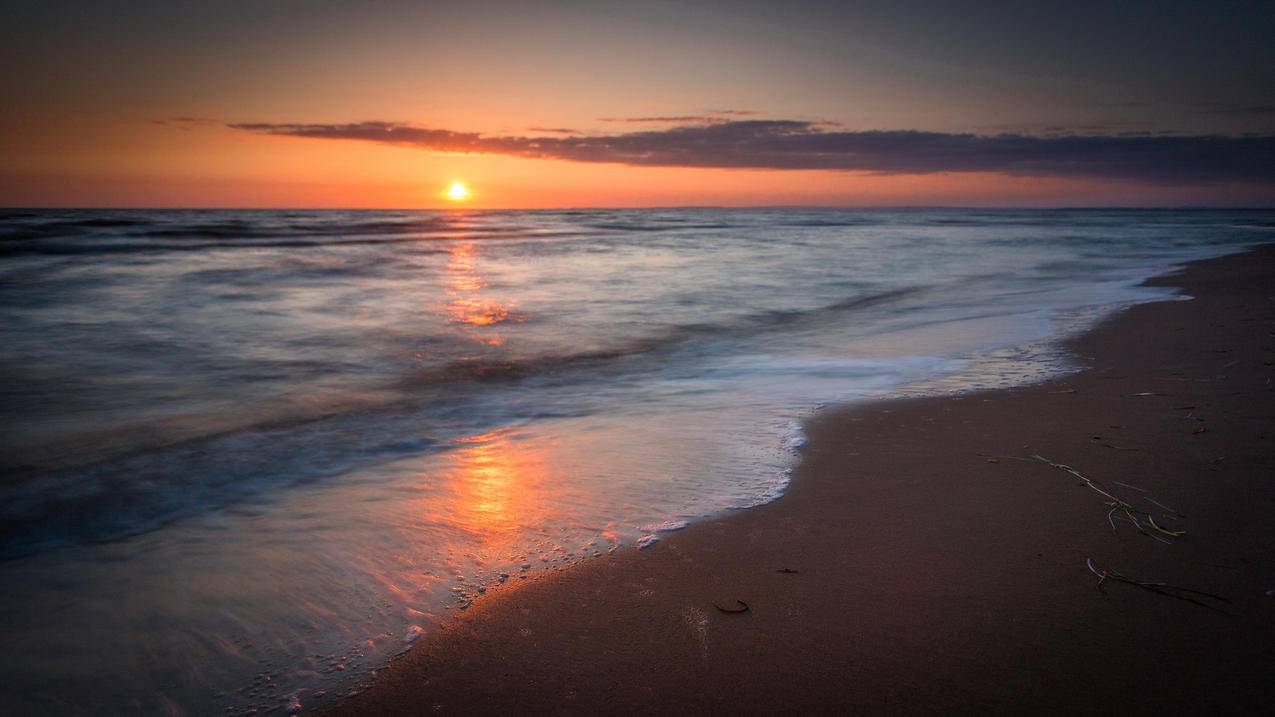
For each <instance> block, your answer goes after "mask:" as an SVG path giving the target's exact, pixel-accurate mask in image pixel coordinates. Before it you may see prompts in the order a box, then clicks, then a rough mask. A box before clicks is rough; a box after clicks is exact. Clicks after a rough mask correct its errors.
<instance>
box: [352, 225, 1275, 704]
mask: <svg viewBox="0 0 1275 717" xmlns="http://www.w3.org/2000/svg"><path fill="white" fill-rule="evenodd" d="M1156 283H1160V284H1167V285H1172V286H1179V287H1182V288H1183V289H1184V290H1185V291H1186V292H1187V293H1188V294H1190V295H1192V296H1195V297H1196V299H1195V300H1193V301H1189V302H1165V303H1159V304H1148V305H1142V306H1138V307H1135V308H1133V309H1131V310H1129V311H1127V312H1124V313H1123V314H1121V315H1119V316H1117V317H1115V318H1114V319H1112V320H1110V321H1108V322H1106V323H1105V324H1103V325H1102V326H1100V327H1099V328H1098V329H1097V330H1095V331H1093V332H1091V333H1089V334H1087V335H1085V336H1083V337H1080V338H1078V339H1076V340H1074V341H1072V342H1071V343H1070V344H1069V348H1070V350H1071V351H1073V352H1074V353H1075V354H1076V355H1077V356H1078V357H1079V359H1080V361H1081V362H1082V363H1083V364H1084V365H1085V366H1087V367H1088V369H1087V370H1085V371H1084V372H1082V373H1079V374H1076V375H1071V376H1067V377H1064V378H1062V379H1059V380H1057V381H1053V382H1050V383H1047V384H1042V385H1037V386H1032V387H1028V388H1022V389H1015V390H1010V391H1001V392H993V393H985V394H977V395H970V396H965V397H958V398H941V399H921V400H904V401H895V402H889V403H877V404H871V405H867V406H862V407H857V408H851V409H847V410H839V411H830V412H827V413H826V414H825V415H821V416H820V417H819V418H818V419H817V420H815V421H813V422H812V424H811V425H810V427H809V432H810V442H809V444H808V447H807V449H806V450H805V453H804V458H803V462H802V465H801V467H800V469H799V471H798V472H797V474H796V476H795V477H794V480H793V482H792V487H791V489H790V491H789V493H788V494H787V495H786V496H785V497H784V498H783V499H781V500H779V501H777V502H775V503H773V504H771V505H769V506H765V507H763V508H759V509H756V510H750V511H745V512H741V513H738V514H733V515H730V516H727V517H725V518H722V519H718V520H713V521H709V522H705V523H701V524H697V525H695V526H692V527H691V528H689V529H687V530H684V531H682V532H680V533H676V534H672V535H669V536H668V537H666V538H665V539H664V540H663V541H661V542H660V543H659V544H657V545H656V546H655V547H653V548H650V549H648V550H643V551H622V552H621V553H619V554H616V555H614V556H611V557H605V558H598V559H595V560H592V561H589V562H586V563H585V564H582V565H579V566H576V567H575V568H572V569H568V570H564V571H561V572H558V573H554V574H550V575H547V576H544V577H542V578H539V579H536V580H531V581H528V582H527V583H526V584H524V585H521V586H518V587H516V588H515V587H507V588H502V589H500V590H494V591H492V592H490V593H489V594H488V596H487V597H485V598H484V599H483V600H480V601H479V602H477V603H476V604H475V605H474V606H473V607H472V608H471V609H470V610H468V611H467V612H466V613H464V614H463V615H461V616H459V617H458V618H457V619H455V620H453V621H452V622H451V623H449V624H448V625H446V626H445V627H444V628H442V629H440V630H438V631H437V632H435V633H433V634H431V635H428V636H427V637H426V638H424V639H422V640H421V641H420V642H419V643H418V644H417V645H416V647H415V648H414V649H413V650H412V651H411V652H410V653H409V654H407V655H406V656H404V657H403V658H401V659H399V660H397V661H396V662H395V663H394V664H393V665H391V667H389V668H388V669H386V670H382V671H381V673H380V674H379V675H378V676H377V678H376V680H375V684H374V685H373V686H372V688H371V689H369V690H367V691H365V692H363V693H362V694H359V695H357V696H355V697H353V698H348V699H346V700H345V701H343V702H342V703H341V704H339V705H337V706H336V709H335V710H334V711H335V712H336V713H338V714H350V715H377V714H391V715H401V714H435V713H439V712H441V713H450V714H485V713H496V712H503V713H508V714H518V713H531V714H581V715H591V714H603V713H620V714H634V713H636V714H646V713H649V714H657V713H658V714H682V713H688V712H689V713H709V712H716V713H750V714H772V713H825V714H826V713H843V712H869V713H885V712H890V713H894V712H939V711H943V712H947V711H962V712H964V711H975V710H979V711H982V710H995V711H998V712H1010V711H1013V712H1020V711H1062V712H1074V711H1086V712H1089V711H1095V712H1097V711H1101V712H1112V713H1117V712H1119V713H1122V714H1128V713H1139V714H1142V713H1147V714H1150V713H1158V714H1164V713H1169V714H1195V713H1201V712H1204V711H1208V712H1224V713H1265V712H1268V711H1269V710H1270V709H1271V706H1272V704H1275V677H1273V676H1275V593H1272V592H1271V591H1275V385H1272V381H1271V377H1272V376H1275V367H1273V366H1272V364H1275V249H1273V248H1270V247H1267V248H1262V249H1259V250H1257V251H1254V252H1251V253H1248V254H1243V255H1235V256H1231V257H1225V258H1222V259H1217V260H1211V261H1206V262H1200V263H1197V264H1193V265H1191V267H1190V268H1189V269H1188V270H1187V271H1186V272H1185V273H1183V274H1179V275H1176V276H1172V277H1165V278H1161V279H1158V280H1156ZM1033 455H1038V456H1043V457H1045V458H1048V459H1050V460H1051V461H1054V462H1058V463H1064V464H1067V465H1069V466H1072V467H1074V468H1075V470H1077V471H1078V472H1079V473H1081V474H1083V475H1084V476H1086V477H1088V478H1090V479H1091V480H1092V481H1094V482H1095V484H1096V486H1097V487H1100V488H1103V489H1105V490H1108V491H1109V492H1111V493H1113V494H1114V495H1116V496H1117V497H1119V498H1122V499H1124V500H1126V501H1128V502H1130V503H1132V504H1133V505H1134V506H1135V507H1137V508H1146V509H1148V510H1150V511H1152V517H1153V519H1154V520H1155V521H1156V525H1158V526H1160V527H1162V528H1164V529H1165V530H1166V531H1185V535H1183V536H1181V537H1171V536H1168V535H1165V534H1161V533H1157V532H1156V530H1155V528H1154V527H1150V526H1147V527H1144V528H1143V530H1144V531H1146V532H1147V533H1151V534H1155V535H1158V536H1159V537H1160V538H1162V539H1163V540H1165V541H1167V542H1166V543H1162V542H1159V541H1158V540H1155V539H1153V538H1151V537H1149V536H1148V535H1144V534H1142V533H1141V532H1139V530H1138V529H1137V528H1135V527H1134V525H1133V524H1132V523H1131V522H1130V521H1129V520H1128V519H1127V518H1126V519H1125V520H1123V521H1119V520H1116V522H1115V527H1116V529H1115V530H1114V531H1113V530H1112V526H1111V524H1109V517H1108V511H1109V508H1108V507H1107V505H1105V503H1106V502H1107V501H1108V499H1107V498H1105V497H1104V496H1102V495H1100V494H1099V493H1097V492H1096V491H1095V490H1092V489H1091V488H1090V487H1089V486H1087V485H1086V484H1085V483H1083V482H1082V481H1081V480H1080V479H1079V478H1077V477H1075V476H1073V475H1071V474H1069V473H1066V472H1064V471H1063V470H1060V469H1058V468H1056V467H1052V466H1050V465H1048V464H1046V463H1044V462H1041V461H1038V460H1035V459H1032V458H1031V457H1032V456H1033ZM1021 459H1025V460H1021ZM1148 498H1150V499H1152V500H1154V501H1157V502H1158V503H1161V504H1163V505H1164V506H1170V507H1171V508H1172V509H1174V510H1176V511H1180V512H1181V513H1182V514H1183V516H1184V517H1180V518H1171V517H1168V516H1167V515H1166V512H1167V511H1165V510H1164V509H1162V508H1160V507H1157V506H1156V505H1155V504H1154V503H1151V502H1150V501H1149V500H1147V499H1148ZM1140 515H1141V514H1137V513H1135V517H1138V516H1140ZM1115 518H1116V516H1115V515H1113V516H1112V518H1111V519H1112V520H1115ZM1144 520H1145V518H1144ZM1144 525H1145V523H1144ZM1086 560H1092V561H1093V562H1094V563H1095V564H1096V565H1097V566H1099V567H1100V569H1109V570H1117V571H1120V572H1121V573H1122V574H1125V575H1127V576H1130V577H1133V578H1137V579H1142V580H1145V581H1157V582H1161V581H1162V582H1167V583H1170V584H1172V585H1175V586H1181V587H1185V588H1191V589H1194V590H1198V591H1202V592H1203V593H1211V594H1213V595H1216V596H1219V597H1221V598H1224V600H1219V599H1216V598H1214V597H1211V596H1208V595H1204V594H1200V593H1189V592H1175V593H1174V594H1175V595H1177V596H1178V597H1173V596H1170V595H1167V594H1164V591H1163V590H1161V591H1156V590H1153V589H1148V588H1147V587H1138V586H1135V585H1131V584H1128V583H1124V582H1120V581H1118V580H1116V579H1114V578H1113V579H1108V580H1107V581H1106V582H1105V584H1104V585H1103V586H1102V588H1101V589H1099V587H1098V579H1097V578H1096V577H1095V575H1094V574H1093V573H1091V571H1090V569H1089V568H1088V567H1087V565H1086ZM1169 592H1173V591H1169ZM1179 598H1190V600H1187V599H1179ZM736 601H742V603H746V604H747V606H748V608H749V609H748V611H747V612H741V613H727V612H723V611H722V610H720V609H718V608H717V607H715V604H716V605H718V606H721V607H722V608H727V609H739V606H740V605H741V603H740V602H736Z"/></svg>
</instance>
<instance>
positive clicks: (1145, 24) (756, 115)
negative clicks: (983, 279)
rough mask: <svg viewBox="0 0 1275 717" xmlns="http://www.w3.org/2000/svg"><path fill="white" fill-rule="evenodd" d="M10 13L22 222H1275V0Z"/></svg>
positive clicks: (2, 46)
mask: <svg viewBox="0 0 1275 717" xmlns="http://www.w3.org/2000/svg"><path fill="white" fill-rule="evenodd" d="M0 11H2V12H3V17H4V18H5V20H4V22H3V24H2V25H3V26H2V27H0V62H2V63H3V67H4V68H5V71H4V73H2V74H0V107H2V108H4V109H3V112H0V205H3V206H27V207H35V206H80V207H125V206H128V207H394V208H412V207H436V206H443V205H447V204H449V202H450V200H449V199H448V198H447V197H446V195H445V194H444V192H445V190H446V189H447V188H448V187H449V186H450V185H451V184H452V183H453V182H455V181H461V182H463V183H464V184H465V185H466V186H467V187H468V188H469V190H470V192H471V196H470V197H469V198H468V199H467V200H466V202H465V203H466V205H467V206H474V207H528V208H530V207H579V206H617V207H618V206H686V205H726V206H733V205H827V206H888V205H914V206H916V205H924V206H935V205H952V206H1182V205H1192V206H1275V42H1271V41H1270V38H1272V37H1275V4H1272V3H1271V2H1269V1H1267V2H1225V1H1219V2H1210V3H1200V2H1191V3H1179V2H1172V1H1169V0H1164V1H1161V2H1134V1H1127V2H1119V3H1075V2H1058V3H1053V2H1037V3H1029V2H1021V1H1020V2H984V3H968V2H950V3H941V2H908V1H906V0H895V1H893V2H880V3H876V2H862V3H849V2H800V1H795V2H746V1H741V2H694V3H692V2H616V3H610V2H605V1H602V0H599V1H596V2H579V3H573V2H539V3H537V2H491V3H487V2H481V1H473V2H452V3H442V2H438V3H433V2H291V1H289V0H276V1H274V2H265V1H262V2H218V3H208V2H184V1H180V0H179V1H174V0H167V1H166V2H148V1H141V0H138V1H134V2H126V3H121V2H82V3H81V2H56V1H53V0H42V1H39V2H25V1H22V2H14V1H13V0H0Z"/></svg>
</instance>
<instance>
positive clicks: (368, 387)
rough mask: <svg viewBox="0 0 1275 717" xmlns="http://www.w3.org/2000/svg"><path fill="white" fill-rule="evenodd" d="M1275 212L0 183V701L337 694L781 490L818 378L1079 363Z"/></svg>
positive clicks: (214, 703)
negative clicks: (1114, 322)
mask: <svg viewBox="0 0 1275 717" xmlns="http://www.w3.org/2000/svg"><path fill="white" fill-rule="evenodd" d="M1273 217H1275V215H1272V214H1271V213H1269V212H1267V213H1263V212H1245V211H1133V210H1122V211H1098V210H1092V211H1090V210H1083V211H1082V210H1054V211H975V210H919V209H916V210H897V211H887V210H854V211H851V210H787V209H785V210H769V209H768V210H760V209H758V210H720V209H684V210H580V211H535V212H522V211H456V212H444V211H366V212H365V211H357V212H356V211H17V210H0V401H2V406H0V420H2V421H3V437H2V438H0V441H2V442H3V450H2V451H0V636H2V637H0V639H2V640H3V644H2V645H0V648H2V649H0V675H3V678H4V682H5V684H6V685H7V686H9V689H5V690H0V712H3V713H6V714H27V713H39V714H95V715H102V714H180V715H186V714H190V715H203V714H247V713H252V711H253V710H256V711H257V712H258V713H265V712H268V711H271V710H273V711H276V712H280V713H282V712H286V711H297V710H301V711H305V710H307V709H309V708H312V707H315V706H322V705H324V704H328V703H331V702H332V701H333V700H334V699H335V698H336V697H338V696H339V695H341V694H345V693H347V692H349V691H351V690H356V689H359V688H360V687H361V686H362V685H365V684H366V683H367V682H368V681H369V680H371V679H372V675H373V672H374V670H376V669H377V668H379V667H380V666H382V665H384V664H385V663H386V661H387V660H388V659H389V658H390V657H391V656H393V655H395V654H397V653H399V652H402V651H403V650H405V649H406V648H407V647H408V646H410V644H411V643H412V642H413V641H414V640H415V639H417V638H418V637H419V636H421V635H423V634H428V633H429V632H430V631H431V630H432V629H434V628H435V627H436V626H437V625H438V624H439V622H440V620H444V619H446V617H447V615H448V614H449V613H450V612H452V611H457V610H462V609H465V608H466V607H467V606H468V605H469V604H470V603H471V602H472V601H474V600H476V599H481V597H482V595H483V594H485V593H486V592H488V591H491V590H498V589H507V587H505V586H506V585H507V584H508V583H516V582H517V581H519V580H522V579H525V578H526V577H527V576H529V575H532V574H534V573H536V572H537V571H542V570H546V569H553V568H557V567H561V566H565V565H569V564H572V563H576V562H579V561H583V560H588V559H590V558H591V557H594V556H598V555H603V554H606V553H608V552H610V551H613V550H617V549H640V548H641V547H642V546H645V545H649V544H651V543H653V542H656V541H658V540H659V538H660V536H661V535H662V534H664V533H666V532H667V531H669V530H676V529H678V528H680V527H682V526H685V525H686V524H687V523H688V522H692V521H694V520H697V519H701V518H704V517H707V516H713V515H719V514H722V513H724V512H727V511H731V510H739V509H745V508H748V507H750V506H756V505H759V504H762V503H766V502H768V501H771V500H774V499H776V498H778V497H779V496H781V495H782V493H783V490H784V488H785V487H786V485H787V482H788V479H789V475H790V472H791V469H792V467H793V466H794V465H795V462H796V460H797V457H798V454H799V449H800V446H801V443H802V438H801V433H800V427H801V422H802V421H803V420H805V419H807V418H808V417H809V416H810V415H811V413H812V412H813V411H815V410H817V409H818V408H819V407H821V406H824V405H827V404H829V403H834V402H845V401H855V400H870V399H874V398H880V397H887V396H897V395H907V394H916V393H944V392H957V391H967V390H972V389H981V388H992V387H1000V386H1009V385H1016V384H1021V383H1024V382H1030V381H1034V380H1039V379H1041V378H1043V377H1046V376H1050V375H1054V374H1056V373H1057V372H1059V371H1066V370H1069V368H1070V364H1069V362H1068V359H1067V357H1066V356H1064V355H1062V354H1060V353H1059V352H1058V351H1057V350H1056V349H1055V345H1056V342H1057V341H1058V339H1060V338H1061V337H1063V336H1065V335H1067V334H1068V333H1069V332H1074V331H1077V330H1080V329H1083V328H1084V327H1085V326H1088V325H1090V324H1091V323H1092V322H1093V321H1095V320H1098V319H1100V318H1102V317H1103V316H1106V315H1108V314H1109V313H1110V312H1112V311H1114V310H1117V309H1119V308H1121V307H1124V306H1128V305H1130V304H1132V303H1137V302H1141V301H1150V300H1159V299H1166V298H1170V297H1171V296H1172V292H1170V291H1168V290H1166V289H1157V288H1147V287H1140V286H1138V284H1139V282H1141V281H1142V280H1143V279H1145V278H1147V277H1149V276H1151V275H1154V274H1157V273H1160V272H1163V271H1165V270H1167V269H1169V268H1170V267H1172V266H1174V265H1176V264H1179V263H1182V262H1184V261H1188V260H1191V259H1196V258H1201V257H1206V256H1213V255H1218V254H1223V253H1227V252H1231V251H1235V250H1237V249H1238V248H1240V247H1242V246H1244V245H1246V244H1251V243H1255V242H1259V241H1269V240H1270V239H1271V238H1272V236H1275V230H1273V228H1272V227H1275V222H1272V219H1273ZM846 478H847V480H853V479H854V478H855V476H853V475H849V476H847V477H846Z"/></svg>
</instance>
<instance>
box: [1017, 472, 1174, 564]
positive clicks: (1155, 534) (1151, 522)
mask: <svg viewBox="0 0 1275 717" xmlns="http://www.w3.org/2000/svg"><path fill="white" fill-rule="evenodd" d="M1032 458H1034V459H1036V460H1037V461H1040V462H1041V463H1044V464H1046V465H1049V466H1052V467H1054V468H1057V469H1058V470H1060V471H1063V472H1065V473H1070V474H1071V475H1073V476H1075V477H1077V478H1079V479H1080V480H1082V481H1084V484H1085V485H1086V486H1087V487H1088V488H1089V489H1090V490H1092V491H1094V492H1095V493H1097V494H1099V495H1101V496H1103V497H1104V498H1107V499H1108V500H1107V501H1106V505H1107V506H1108V507H1110V508H1111V510H1109V511H1107V522H1108V523H1110V524H1111V530H1112V531H1115V529H1116V523H1115V521H1114V520H1113V519H1112V517H1113V515H1115V514H1117V513H1119V514H1122V515H1120V517H1121V518H1125V519H1128V521H1129V522H1130V523H1133V526H1134V527H1135V528H1137V529H1138V532H1139V533H1142V534H1143V535H1145V536H1147V537H1148V538H1153V539H1155V540H1158V541H1160V542H1161V543H1168V542H1169V541H1168V540H1166V539H1165V538H1166V537H1168V538H1180V537H1182V536H1184V535H1186V531H1184V530H1166V529H1165V528H1162V527H1160V526H1159V525H1157V524H1156V522H1155V519H1154V518H1153V517H1152V515H1151V513H1150V512H1149V511H1145V510H1142V509H1141V508H1135V507H1134V506H1133V504H1132V503H1130V502H1129V501H1127V500H1124V499H1123V498H1120V497H1119V496H1117V495H1116V494H1114V493H1112V492H1111V491H1109V490H1107V489H1105V488H1103V487H1102V486H1100V485H1098V484H1097V483H1096V482H1094V481H1093V480H1092V479H1090V478H1088V477H1086V476H1085V475H1084V474H1082V473H1081V472H1080V471H1078V470H1076V469H1075V468H1072V467H1071V466H1069V465H1067V464H1065V463H1058V462H1056V461H1051V460H1049V459H1048V458H1045V457H1044V456H1039V455H1033V456H1032ZM1126 487H1129V488H1133V489H1134V490H1139V491H1141V490H1142V489H1141V488H1135V487H1134V486H1126ZM1144 492H1145V491H1144ZM1142 497H1144V498H1145V496H1142ZM1146 500H1149V501H1151V502H1152V503H1155V504H1156V505H1157V506H1160V507H1161V508H1164V509H1165V510H1166V511H1168V512H1170V513H1174V514H1177V515H1178V516H1181V513H1178V512H1177V511H1176V510H1173V509H1172V508H1168V507H1166V506H1164V505H1163V504H1160V503H1156V501H1154V500H1151V499H1150V498H1146Z"/></svg>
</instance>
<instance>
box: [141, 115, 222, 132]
mask: <svg viewBox="0 0 1275 717" xmlns="http://www.w3.org/2000/svg"><path fill="white" fill-rule="evenodd" d="M151 123H152V124H158V125H164V126H167V127H176V128H177V129H183V130H190V129H194V128H196V127H220V126H221V125H222V122H221V120H216V119H213V118H211V117H166V118H164V119H157V120H151Z"/></svg>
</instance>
